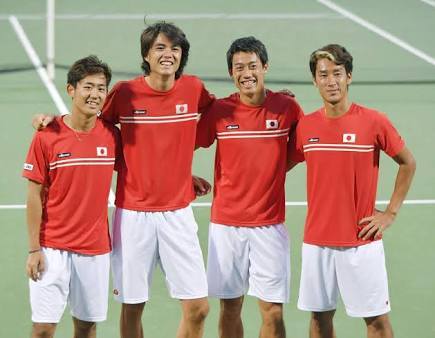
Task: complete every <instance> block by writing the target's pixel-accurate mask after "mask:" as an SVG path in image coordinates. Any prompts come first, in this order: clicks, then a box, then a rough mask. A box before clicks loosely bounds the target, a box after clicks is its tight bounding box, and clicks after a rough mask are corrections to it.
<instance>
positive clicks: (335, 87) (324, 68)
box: [313, 58, 352, 105]
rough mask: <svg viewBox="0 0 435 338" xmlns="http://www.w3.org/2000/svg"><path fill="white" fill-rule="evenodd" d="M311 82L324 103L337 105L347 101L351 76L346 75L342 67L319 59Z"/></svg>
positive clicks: (325, 59)
mask: <svg viewBox="0 0 435 338" xmlns="http://www.w3.org/2000/svg"><path fill="white" fill-rule="evenodd" d="M313 82H314V84H315V86H316V87H317V88H318V89H319V93H320V96H322V99H323V101H324V102H325V103H329V104H331V105H337V104H339V103H342V102H345V101H346V100H347V96H348V86H349V85H350V84H351V82H352V74H351V73H346V69H345V68H344V65H337V64H336V63H334V62H333V61H331V60H329V59H327V58H321V59H319V60H317V64H316V71H315V77H314V79H313Z"/></svg>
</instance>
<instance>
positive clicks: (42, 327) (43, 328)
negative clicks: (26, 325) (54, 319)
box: [32, 323, 56, 338]
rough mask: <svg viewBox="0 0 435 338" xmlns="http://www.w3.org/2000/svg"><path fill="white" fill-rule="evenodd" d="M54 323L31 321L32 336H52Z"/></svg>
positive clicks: (35, 337) (45, 337) (40, 337)
mask: <svg viewBox="0 0 435 338" xmlns="http://www.w3.org/2000/svg"><path fill="white" fill-rule="evenodd" d="M55 328H56V324H50V323H33V325H32V338H52V337H53V336H54V331H55Z"/></svg>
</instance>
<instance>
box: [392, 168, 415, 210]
mask: <svg viewBox="0 0 435 338" xmlns="http://www.w3.org/2000/svg"><path fill="white" fill-rule="evenodd" d="M415 169H416V165H415V161H411V162H409V163H403V164H400V166H399V171H398V172H397V176H396V182H395V184H394V190H393V193H392V195H391V198H390V202H389V203H388V206H387V209H386V211H387V212H389V213H391V214H392V215H394V216H396V215H397V213H398V212H399V209H400V207H401V206H402V203H403V201H404V200H405V197H406V194H407V193H408V191H409V188H410V186H411V182H412V179H413V177H414V173H415Z"/></svg>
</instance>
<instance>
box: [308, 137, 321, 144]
mask: <svg viewBox="0 0 435 338" xmlns="http://www.w3.org/2000/svg"><path fill="white" fill-rule="evenodd" d="M319 141H320V138H318V137H310V138H309V139H308V142H309V143H317V142H319Z"/></svg>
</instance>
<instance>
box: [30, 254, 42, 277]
mask: <svg viewBox="0 0 435 338" xmlns="http://www.w3.org/2000/svg"><path fill="white" fill-rule="evenodd" d="M32 256H35V257H32ZM36 256H38V257H36ZM44 269H45V264H44V259H43V257H42V256H41V255H40V254H39V253H38V254H33V255H30V256H29V258H28V259H27V264H26V274H27V276H28V277H29V278H30V279H31V280H33V281H34V282H36V281H38V280H40V279H41V278H42V273H43V271H44Z"/></svg>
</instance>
